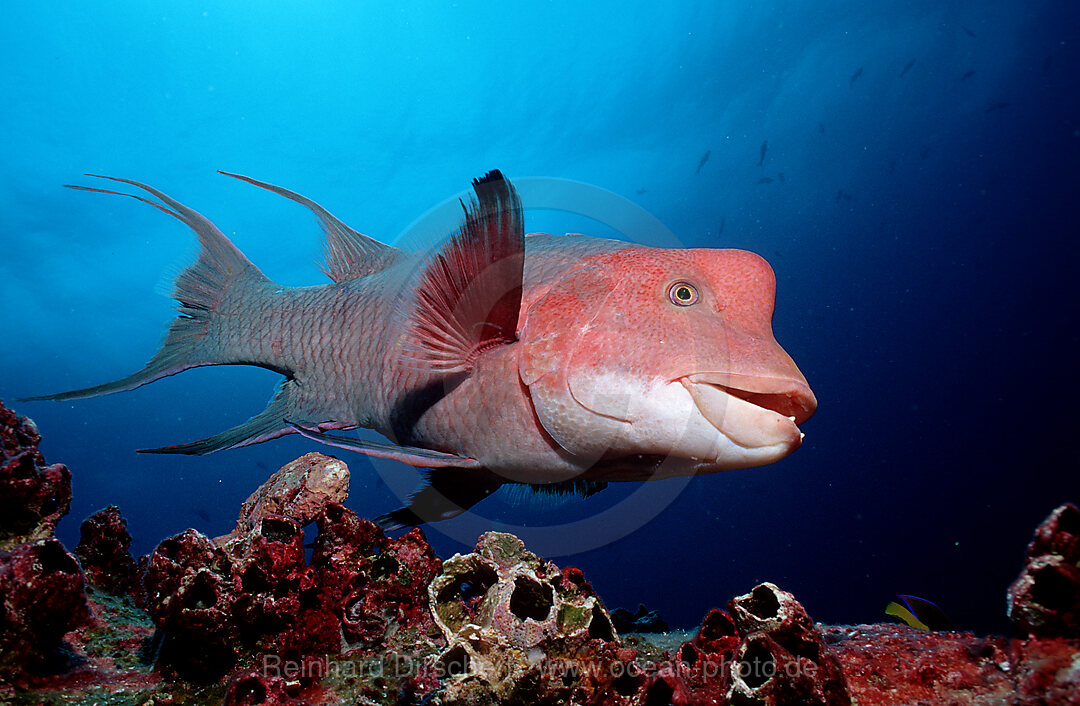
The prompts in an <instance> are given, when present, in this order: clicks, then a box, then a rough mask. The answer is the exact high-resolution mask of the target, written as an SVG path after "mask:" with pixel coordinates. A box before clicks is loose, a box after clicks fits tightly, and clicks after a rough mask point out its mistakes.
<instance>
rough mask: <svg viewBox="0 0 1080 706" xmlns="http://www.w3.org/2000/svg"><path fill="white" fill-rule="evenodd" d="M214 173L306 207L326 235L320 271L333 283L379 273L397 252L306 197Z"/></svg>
mask: <svg viewBox="0 0 1080 706" xmlns="http://www.w3.org/2000/svg"><path fill="white" fill-rule="evenodd" d="M218 174H224V175H225V176H228V177H232V178H234V179H239V180H240V181H246V182H247V183H249V184H254V185H255V186H258V187H260V188H263V189H266V190H267V191H273V192H274V193H275V194H280V195H281V196H284V197H285V198H287V199H292V200H293V201H295V202H297V203H298V204H302V205H304V206H307V207H308V208H309V209H310V210H311V212H312V213H314V214H315V215H316V216H317V217H318V219H319V226H320V227H321V228H322V230H323V233H325V234H326V250H325V257H326V263H325V264H324V265H323V267H322V271H323V272H324V273H326V276H327V277H329V278H330V279H332V280H334V281H335V282H343V281H345V280H349V279H356V278H357V277H363V276H364V275H370V274H371V273H372V272H379V271H380V270H384V269H386V268H387V267H388V266H390V265H391V264H393V262H394V261H395V260H396V259H397V257H398V254H399V251H398V250H397V248H393V247H391V246H389V245H384V244H383V243H380V242H379V241H377V240H375V239H374V238H369V237H368V236H366V235H364V234H363V233H358V232H357V231H355V230H353V229H352V228H350V227H349V226H347V225H345V224H344V223H342V222H341V221H339V220H338V219H337V218H335V217H334V215H333V214H331V213H330V212H329V211H327V210H326V209H325V208H323V207H322V206H320V205H319V204H317V203H315V202H314V201H312V200H311V199H309V198H307V197H306V196H301V195H300V194H298V193H296V192H294V191H289V190H288V189H284V188H282V187H280V186H274V185H273V184H268V183H266V182H265V181H259V180H258V179H252V178H251V177H246V176H243V175H242V174H232V173H230V172H223V171H221V170H220V169H219V170H218Z"/></svg>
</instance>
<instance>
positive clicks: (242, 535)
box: [214, 453, 349, 556]
mask: <svg viewBox="0 0 1080 706" xmlns="http://www.w3.org/2000/svg"><path fill="white" fill-rule="evenodd" d="M348 497H349V467H348V466H346V465H345V462H344V461H342V460H340V459H337V458H334V457H332V456H324V455H323V454H320V453H309V454H305V455H303V456H301V457H300V458H298V459H296V460H295V461H292V462H291V463H288V464H286V465H284V466H282V467H281V469H280V470H279V471H278V472H277V473H275V474H274V475H272V476H270V478H268V479H267V480H266V482H265V483H263V484H262V485H260V486H259V487H258V489H257V490H256V491H255V492H254V493H252V494H251V496H250V497H248V499H247V500H245V501H244V504H243V505H241V506H240V517H239V519H238V520H237V521H236V529H234V530H233V531H232V532H230V533H229V534H226V535H223V536H221V537H218V538H217V539H215V540H214V542H215V543H217V544H218V546H221V547H224V548H225V549H226V551H228V552H229V553H230V554H233V555H234V556H239V555H240V554H242V553H243V551H244V548H243V546H242V544H243V542H244V540H245V539H247V538H248V537H250V535H251V532H252V531H253V530H254V529H255V528H256V527H258V525H259V523H260V522H261V521H262V519H263V518H264V517H268V516H270V515H277V516H282V517H291V518H292V519H294V520H296V521H297V522H298V523H299V524H300V526H301V527H304V526H306V525H308V524H310V523H312V522H314V521H315V518H317V517H318V516H319V513H321V512H322V511H323V508H325V507H326V506H327V505H328V504H330V503H343V502H345V499H346V498H348ZM238 545H240V546H238Z"/></svg>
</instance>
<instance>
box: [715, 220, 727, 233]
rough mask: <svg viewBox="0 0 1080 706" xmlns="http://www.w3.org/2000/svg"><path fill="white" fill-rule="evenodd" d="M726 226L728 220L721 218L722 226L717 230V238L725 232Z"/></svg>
mask: <svg viewBox="0 0 1080 706" xmlns="http://www.w3.org/2000/svg"><path fill="white" fill-rule="evenodd" d="M726 225H727V218H725V217H724V216H721V217H720V226H719V227H718V228H717V229H716V236H717V237H720V234H721V233H723V232H724V226H726Z"/></svg>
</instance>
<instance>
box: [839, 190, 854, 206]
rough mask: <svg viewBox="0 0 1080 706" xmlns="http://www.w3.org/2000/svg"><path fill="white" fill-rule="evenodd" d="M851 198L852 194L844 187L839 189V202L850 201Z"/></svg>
mask: <svg viewBox="0 0 1080 706" xmlns="http://www.w3.org/2000/svg"><path fill="white" fill-rule="evenodd" d="M850 200H851V194H849V193H848V192H846V191H844V190H843V189H840V190H838V191H837V192H836V201H837V203H839V202H840V201H850Z"/></svg>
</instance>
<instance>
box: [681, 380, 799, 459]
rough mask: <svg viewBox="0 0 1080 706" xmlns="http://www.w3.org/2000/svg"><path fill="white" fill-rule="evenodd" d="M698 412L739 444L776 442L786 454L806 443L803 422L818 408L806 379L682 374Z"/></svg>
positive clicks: (771, 444) (763, 445) (755, 445)
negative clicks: (802, 427) (801, 426)
mask: <svg viewBox="0 0 1080 706" xmlns="http://www.w3.org/2000/svg"><path fill="white" fill-rule="evenodd" d="M679 382H681V383H682V385H683V387H685V388H686V390H687V391H688V392H689V393H690V396H691V397H692V398H693V400H694V404H695V405H696V406H697V408H698V411H700V412H701V414H702V415H703V416H704V417H705V419H707V420H708V421H709V423H710V424H712V425H713V426H714V427H716V429H717V430H719V431H720V433H721V434H723V435H724V436H726V437H727V438H728V439H730V440H731V441H732V442H734V443H735V444H737V445H739V446H741V447H743V448H747V449H764V448H768V447H776V450H777V451H778V452H782V453H783V455H787V454H788V453H791V452H792V451H794V450H795V449H797V448H798V447H799V445H800V444H801V443H802V438H803V433H802V432H801V431H800V430H799V425H800V424H802V423H803V422H805V421H806V420H807V419H809V418H810V416H811V415H812V414H813V413H814V410H815V409H817V399H816V398H815V397H814V393H813V392H812V391H811V390H810V386H809V385H807V384H806V382H805V381H803V380H797V379H792V378H773V377H764V376H756V375H744V374H739V373H712V372H710V373H694V374H692V375H686V376H683V377H681V378H679Z"/></svg>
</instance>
